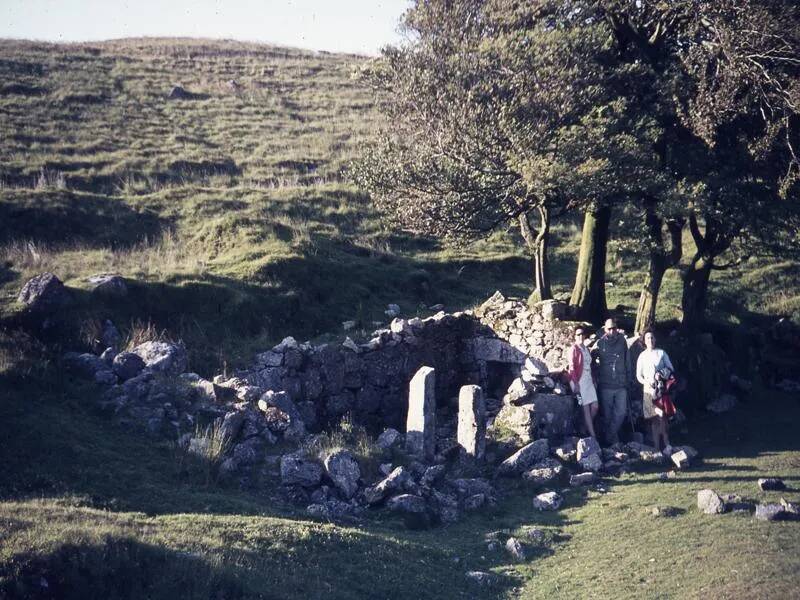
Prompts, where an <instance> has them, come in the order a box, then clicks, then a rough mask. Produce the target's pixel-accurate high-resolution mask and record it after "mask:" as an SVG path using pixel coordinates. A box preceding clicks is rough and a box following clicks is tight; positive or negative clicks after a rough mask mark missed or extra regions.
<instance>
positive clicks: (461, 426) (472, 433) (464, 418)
mask: <svg viewBox="0 0 800 600" xmlns="http://www.w3.org/2000/svg"><path fill="white" fill-rule="evenodd" d="M458 445H459V446H460V447H461V449H462V452H463V454H464V455H465V456H467V457H470V458H474V459H476V460H480V459H482V458H483V455H484V452H485V450H486V402H485V401H484V397H483V390H482V389H481V388H480V387H479V386H477V385H465V386H463V387H462V388H461V390H460V391H459V393H458Z"/></svg>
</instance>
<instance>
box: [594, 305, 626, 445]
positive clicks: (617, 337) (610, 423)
mask: <svg viewBox="0 0 800 600" xmlns="http://www.w3.org/2000/svg"><path fill="white" fill-rule="evenodd" d="M603 329H604V334H603V336H602V337H601V338H600V339H599V340H598V341H597V346H596V348H595V355H596V357H597V367H598V368H597V384H598V389H599V391H600V408H601V410H602V411H603V432H604V436H605V438H606V442H607V443H608V444H609V445H610V444H615V443H617V442H618V441H619V430H620V428H621V427H622V423H623V422H624V421H625V417H626V416H627V412H628V391H627V388H628V383H629V377H628V370H629V365H628V343H627V341H626V340H625V336H624V335H622V334H621V333H620V332H619V330H618V329H617V324H616V322H615V321H614V319H606V322H605V326H604V327H603Z"/></svg>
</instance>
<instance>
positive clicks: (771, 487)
mask: <svg viewBox="0 0 800 600" xmlns="http://www.w3.org/2000/svg"><path fill="white" fill-rule="evenodd" d="M758 487H759V488H761V491H762V492H772V491H777V490H785V489H786V484H785V483H784V482H783V480H782V479H778V478H777V477H766V478H762V479H759V480H758Z"/></svg>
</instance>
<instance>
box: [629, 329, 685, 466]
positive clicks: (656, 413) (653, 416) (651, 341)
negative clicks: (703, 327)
mask: <svg viewBox="0 0 800 600" xmlns="http://www.w3.org/2000/svg"><path fill="white" fill-rule="evenodd" d="M644 345H645V349H644V350H642V353H641V354H640V355H639V358H638V359H637V361H636V380H637V381H638V382H639V383H641V384H642V386H643V388H644V394H643V401H642V412H643V414H644V418H645V419H647V420H648V422H649V423H650V431H651V432H652V434H653V445H654V446H655V448H656V450H661V449H662V446H661V442H662V441H663V442H664V446H663V449H664V450H665V451H667V452H668V451H669V449H670V448H671V446H670V443H669V417H667V416H665V415H664V414H663V412H662V411H661V410H660V409H659V408H658V407H656V406H655V405H654V404H653V400H655V392H656V372H657V371H660V370H661V369H663V368H665V367H666V368H668V369H669V370H670V371H674V370H675V369H674V368H673V366H672V361H670V359H669V355H668V354H667V353H666V352H664V351H663V350H662V349H660V348H656V336H655V334H654V333H653V332H652V331H646V332H645V334H644Z"/></svg>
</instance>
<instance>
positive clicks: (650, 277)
mask: <svg viewBox="0 0 800 600" xmlns="http://www.w3.org/2000/svg"><path fill="white" fill-rule="evenodd" d="M648 200H649V202H648V204H647V212H646V215H645V222H646V224H647V232H648V235H649V245H650V264H649V265H648V269H647V277H646V279H645V282H644V286H643V287H642V293H641V295H640V296H639V307H638V308H637V310H636V325H635V326H634V331H635V332H636V333H639V334H640V333H642V332H643V331H645V330H646V329H649V328H650V327H652V326H653V325H655V322H656V306H657V305H658V292H659V291H660V290H661V282H662V280H663V279H664V273H666V272H667V269H668V268H670V267H673V266H675V265H677V264H678V262H680V260H681V255H682V254H683V225H684V221H683V220H670V221H667V229H668V230H669V236H670V249H669V252H667V249H666V248H665V247H664V236H663V234H662V231H661V229H662V226H663V224H664V219H662V218H661V217H659V216H658V215H657V214H656V213H655V202H656V201H655V199H653V198H650V199H648Z"/></svg>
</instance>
